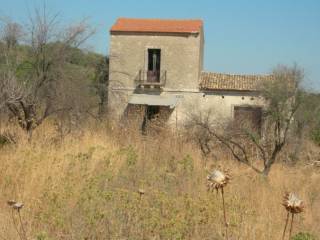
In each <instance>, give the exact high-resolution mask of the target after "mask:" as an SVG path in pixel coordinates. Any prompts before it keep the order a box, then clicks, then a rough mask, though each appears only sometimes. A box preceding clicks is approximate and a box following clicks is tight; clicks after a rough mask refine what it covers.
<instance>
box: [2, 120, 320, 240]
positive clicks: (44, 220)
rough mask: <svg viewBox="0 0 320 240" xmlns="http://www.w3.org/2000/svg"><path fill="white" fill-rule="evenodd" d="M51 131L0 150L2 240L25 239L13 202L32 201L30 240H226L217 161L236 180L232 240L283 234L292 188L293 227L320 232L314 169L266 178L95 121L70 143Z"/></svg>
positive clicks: (183, 146) (319, 178)
mask: <svg viewBox="0 0 320 240" xmlns="http://www.w3.org/2000/svg"><path fill="white" fill-rule="evenodd" d="M54 135H55V133H54V131H53V129H52V128H51V127H48V126H43V127H42V128H41V129H38V130H37V132H35V135H34V140H33V142H32V143H27V141H26V139H25V137H24V136H23V135H22V134H21V133H20V135H19V136H20V139H19V143H18V144H17V145H8V146H5V147H3V148H0V156H1V160H0V239H19V238H18V235H17V233H16V230H15V229H14V226H13V224H12V220H11V215H10V209H9V208H8V206H7V200H10V199H15V200H16V201H21V202H23V203H24V204H25V206H24V208H23V209H22V210H21V215H22V219H23V221H24V224H25V229H26V231H27V235H28V236H29V239H195V240H197V239H223V236H224V224H223V220H222V219H223V217H222V216H223V211H222V208H221V201H220V196H219V195H216V194H215V192H208V191H207V189H206V176H207V174H208V172H209V171H210V170H212V169H214V168H215V167H216V166H218V165H221V166H224V167H225V168H228V169H231V172H232V176H233V178H232V184H230V185H228V187H227V188H226V189H225V192H226V195H225V197H226V208H227V212H228V221H229V224H230V225H229V239H245V240H251V239H252V240H253V239H259V240H270V239H281V236H282V231H283V223H284V220H285V218H286V211H285V209H284V208H283V206H282V205H281V201H282V196H283V194H284V193H285V192H287V191H293V192H296V193H298V194H299V196H300V197H301V198H302V199H303V200H304V203H305V206H306V208H305V211H304V213H302V214H299V215H297V217H296V219H295V228H294V233H297V232H300V231H303V232H309V233H312V234H314V235H316V236H320V227H319V222H320V184H319V182H320V172H319V169H316V168H315V167H312V166H305V165H303V164H300V165H299V164H298V165H297V166H290V167H289V166H285V165H281V164H278V165H275V167H274V168H273V169H272V170H271V174H270V176H269V178H268V179H265V178H263V177H262V176H259V175H257V174H256V173H254V172H253V171H251V170H250V169H248V168H246V167H244V166H242V165H239V164H237V163H235V162H234V161H231V160H229V159H228V158H227V157H226V159H222V157H220V158H221V159H220V160H218V161H217V160H215V161H210V160H207V162H206V164H204V160H203V159H202V157H201V155H200V153H199V151H198V149H197V148H196V147H195V146H193V145H192V144H190V143H186V142H185V141H184V140H183V138H181V137H173V136H172V134H169V133H161V135H160V136H158V137H142V136H139V135H138V134H135V133H132V132H128V131H124V130H123V131H121V132H119V131H114V130H113V131H111V130H108V128H104V127H99V128H98V127H97V129H86V130H83V132H81V133H77V134H72V135H69V136H67V137H66V138H65V139H63V140H59V139H58V138H54V137H53V136H54ZM219 156H223V155H222V154H219ZM139 189H143V191H144V194H140V193H139V192H138V191H139ZM294 233H293V234H294ZM37 237H38V238H37Z"/></svg>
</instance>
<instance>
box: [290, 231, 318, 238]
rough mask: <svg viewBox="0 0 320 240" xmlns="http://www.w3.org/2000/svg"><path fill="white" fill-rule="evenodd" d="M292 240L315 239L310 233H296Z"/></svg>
mask: <svg viewBox="0 0 320 240" xmlns="http://www.w3.org/2000/svg"><path fill="white" fill-rule="evenodd" d="M292 240H316V238H315V237H314V236H313V235H311V234H310V233H302V232H301V233H298V234H297V235H295V236H294V237H293V238H292Z"/></svg>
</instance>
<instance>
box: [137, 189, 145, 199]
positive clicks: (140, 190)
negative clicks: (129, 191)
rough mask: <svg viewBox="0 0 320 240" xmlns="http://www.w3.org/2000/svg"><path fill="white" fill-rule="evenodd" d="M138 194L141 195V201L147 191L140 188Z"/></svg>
mask: <svg viewBox="0 0 320 240" xmlns="http://www.w3.org/2000/svg"><path fill="white" fill-rule="evenodd" d="M138 193H139V196H140V199H141V198H142V196H143V195H144V194H145V191H144V189H142V188H139V189H138Z"/></svg>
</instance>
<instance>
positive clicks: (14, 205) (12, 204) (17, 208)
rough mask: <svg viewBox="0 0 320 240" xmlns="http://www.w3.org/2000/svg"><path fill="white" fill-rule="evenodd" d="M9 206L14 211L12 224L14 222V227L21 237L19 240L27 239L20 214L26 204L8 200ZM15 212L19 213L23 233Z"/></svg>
mask: <svg viewBox="0 0 320 240" xmlns="http://www.w3.org/2000/svg"><path fill="white" fill-rule="evenodd" d="M7 204H8V206H9V207H10V208H11V209H12V215H11V216H12V222H13V225H14V227H15V229H16V231H17V233H18V235H19V238H20V239H21V240H25V239H27V235H26V231H25V229H24V224H23V221H22V218H21V214H20V210H21V209H22V208H23V206H24V204H23V203H22V202H16V201H15V200H8V201H7ZM14 211H17V213H18V217H19V222H20V228H21V231H20V230H19V228H18V224H17V222H16V220H15V217H14Z"/></svg>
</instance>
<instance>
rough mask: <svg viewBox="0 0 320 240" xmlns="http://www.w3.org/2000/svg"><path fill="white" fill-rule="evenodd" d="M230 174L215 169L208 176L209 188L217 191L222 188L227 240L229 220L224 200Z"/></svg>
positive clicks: (227, 237)
mask: <svg viewBox="0 0 320 240" xmlns="http://www.w3.org/2000/svg"><path fill="white" fill-rule="evenodd" d="M230 179H231V177H230V175H229V173H228V172H227V171H226V172H222V171H219V170H214V171H213V172H212V173H211V174H210V175H209V176H207V180H208V190H212V191H213V190H214V189H215V190H216V191H217V193H218V192H219V190H221V196H222V207H223V218H224V226H225V230H226V240H228V239H229V236H228V222H227V216H226V215H227V214H226V206H225V202H224V187H225V186H226V185H227V184H228V183H229V182H230Z"/></svg>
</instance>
